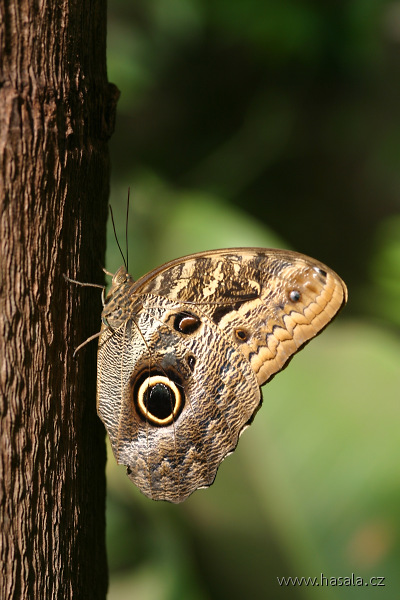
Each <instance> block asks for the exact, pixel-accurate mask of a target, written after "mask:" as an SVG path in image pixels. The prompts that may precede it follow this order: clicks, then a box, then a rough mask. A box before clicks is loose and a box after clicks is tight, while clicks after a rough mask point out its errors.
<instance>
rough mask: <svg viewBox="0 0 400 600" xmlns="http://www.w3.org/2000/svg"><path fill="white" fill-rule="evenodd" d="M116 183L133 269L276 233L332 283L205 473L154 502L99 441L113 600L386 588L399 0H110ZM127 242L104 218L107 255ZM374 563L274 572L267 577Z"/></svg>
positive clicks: (397, 242) (387, 591) (364, 593)
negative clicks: (295, 348) (331, 274)
mask: <svg viewBox="0 0 400 600" xmlns="http://www.w3.org/2000/svg"><path fill="white" fill-rule="evenodd" d="M108 68H109V79H110V81H112V82H114V83H115V84H116V85H117V86H118V87H119V89H120V90H121V98H120V101H119V104H118V115H117V124H116V132H115V134H114V136H113V138H112V140H111V152H112V169H113V177H112V189H111V204H112V206H113V209H114V214H115V217H116V222H117V231H118V233H119V237H120V240H121V241H122V244H123V239H124V230H125V209H126V198H127V189H128V186H130V188H131V212H130V221H129V259H130V262H129V270H130V272H131V274H132V275H133V276H134V277H135V278H137V277H139V276H140V275H142V274H143V273H145V272H147V271H148V270H150V269H151V268H153V267H156V266H157V265H159V264H161V263H163V262H165V261H167V260H169V259H172V258H176V257H178V256H181V255H183V254H187V253H189V252H193V251H197V250H206V249H210V248H218V247H226V246H241V245H249V246H267V247H268V246H277V247H286V248H292V249H295V250H298V251H300V252H303V253H305V254H309V255H311V256H314V257H315V258H318V259H319V260H321V261H323V262H325V263H327V264H328V265H329V266H331V267H332V268H334V269H335V270H336V271H337V272H338V273H339V274H340V275H341V276H342V277H343V278H344V280H345V281H346V282H347V284H348V287H349V304H348V306H347V307H346V309H345V310H344V311H343V313H342V314H341V316H340V317H339V318H338V319H337V320H336V321H335V323H334V324H333V325H332V326H331V327H329V328H328V330H327V331H326V332H324V334H323V335H322V336H321V337H319V338H317V339H316V340H315V341H313V342H312V343H311V344H310V345H309V346H307V348H306V349H305V350H304V351H303V352H302V353H300V354H299V356H297V357H296V358H295V359H294V360H293V362H292V363H291V365H290V367H289V369H288V370H286V371H285V372H284V373H282V374H280V375H278V376H277V377H276V378H275V379H274V380H273V381H272V382H271V383H270V384H268V385H267V386H266V387H265V388H264V405H263V408H262V410H261V411H260V412H259V413H258V415H257V417H256V419H255V421H254V423H253V425H252V427H251V428H250V429H249V430H248V431H246V432H245V434H244V435H243V437H242V438H241V440H240V443H239V446H238V448H237V450H236V452H235V453H234V455H233V456H231V457H229V458H228V459H227V460H226V461H225V462H224V463H223V464H222V466H221V468H220V470H219V473H218V476H217V479H216V482H215V484H214V485H213V486H212V487H211V488H210V489H208V490H201V491H198V492H196V493H195V494H194V495H193V496H191V497H190V498H189V499H188V500H187V501H186V502H185V503H184V504H182V505H178V506H172V505H168V504H166V503H162V502H161V503H160V502H159V503H157V502H152V501H150V500H148V499H146V498H145V497H144V496H142V495H141V494H140V493H139V491H138V490H137V489H136V488H135V487H134V486H133V485H132V484H131V483H130V482H129V480H128V478H127V477H126V475H125V469H124V468H123V467H117V466H116V464H115V461H114V459H113V457H112V456H111V454H110V460H109V463H108V474H107V476H108V513H107V523H108V552H109V563H110V593H109V598H110V600H117V599H118V600H125V599H131V598H140V599H141V600H176V599H180V598H182V599H183V598H184V599H185V600H206V599H213V600H214V599H220V598H221V599H222V598H223V599H225V598H229V599H232V600H236V599H242V598H244V597H246V598H252V599H258V598H260V599H261V598H262V599H265V598H274V599H275V598H277V599H281V598H291V599H297V598H299V599H300V598H303V599H304V598H305V599H307V598H314V597H318V598H327V599H330V598H331V599H333V598H353V597H355V596H357V598H361V597H362V598H363V599H364V598H381V597H387V598H397V597H398V592H399V589H400V569H399V565H400V544H399V539H400V536H399V533H400V532H399V529H400V511H399V507H400V486H399V456H400V435H399V413H400V408H399V397H400V392H399V389H400V371H399V356H400V340H399V327H400V310H399V306H400V302H399V300H400V205H399V194H400V168H399V167H400V108H399V107H400V93H399V91H400V78H399V73H400V2H398V1H397V2H394V1H391V2H388V1H383V0H352V1H344V2H337V0H336V1H330V0H324V1H323V2H305V1H303V0H297V1H296V0H291V1H290V0H264V1H259V2H257V1H256V0H246V1H241V2H240V1H238V0H229V1H228V0H136V1H135V2H133V1H130V2H129V1H127V0H114V1H113V2H110V4H109V24H108ZM121 262H122V260H121V257H120V256H119V254H118V250H117V248H116V243H115V240H114V236H113V233H112V231H111V230H110V232H109V240H108V259H107V268H108V269H109V270H111V271H115V270H116V268H117V267H118V266H119V265H120V264H121ZM320 573H323V574H324V576H325V577H327V578H328V579H329V578H330V577H339V576H341V577H345V576H351V573H355V575H357V576H360V577H364V578H369V577H372V576H381V577H385V578H386V579H385V584H386V587H379V588H377V587H372V586H369V587H363V588H359V587H349V586H340V587H319V588H311V587H305V586H303V587H280V586H279V585H278V583H277V577H282V576H292V577H295V576H298V577H301V576H306V577H307V576H319V574H320Z"/></svg>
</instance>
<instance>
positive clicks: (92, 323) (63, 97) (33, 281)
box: [0, 0, 117, 600]
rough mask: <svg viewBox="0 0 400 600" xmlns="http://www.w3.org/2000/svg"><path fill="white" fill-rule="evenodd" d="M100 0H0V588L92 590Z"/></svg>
mask: <svg viewBox="0 0 400 600" xmlns="http://www.w3.org/2000/svg"><path fill="white" fill-rule="evenodd" d="M105 47H106V0H91V1H89V0H79V2H75V1H73V0H18V1H17V2H9V1H8V0H0V251H1V254H0V425H1V432H0V560H1V576H0V598H1V599H2V600H6V599H11V598H13V599H17V598H18V599H19V598H21V599H22V598H23V599H28V598H32V599H33V598H35V599H36V598H38V599H39V598H40V599H46V600H47V599H53V598H62V599H63V600H64V599H69V598H85V599H88V598H96V599H97V598H104V597H105V595H106V587H107V568H106V555H105V541H104V538H105V535H104V530H105V520H104V505H105V478H104V465H105V445H104V434H103V428H102V426H101V424H100V422H99V420H98V419H97V417H96V412H95V358H96V356H95V355H96V344H95V343H93V344H91V345H90V346H87V347H86V348H85V349H84V350H82V352H81V353H80V354H78V357H77V359H76V360H74V359H73V358H72V352H73V349H74V347H76V346H77V345H78V344H79V343H80V342H82V341H83V340H84V339H85V338H86V337H88V336H89V335H91V334H93V333H94V332H95V331H97V330H98V329H99V326H100V296H99V293H98V290H94V289H91V288H90V289H81V288H76V287H74V286H71V285H69V284H67V283H66V282H65V280H64V279H63V276H62V274H63V273H67V274H69V275H70V276H71V277H75V278H76V279H79V280H81V281H91V282H96V281H97V283H99V282H102V280H103V278H102V273H101V266H102V265H103V264H104V250H105V224H106V218H107V197H108V185H109V184H108V179H109V158H108V150H107V140H108V138H109V136H110V135H111V132H112V129H113V123H114V113H115V105H116V100H117V91H116V88H114V87H113V86H111V85H109V84H108V83H107V73H106V58H105Z"/></svg>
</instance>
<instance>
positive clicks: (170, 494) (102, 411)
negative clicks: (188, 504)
mask: <svg viewBox="0 0 400 600" xmlns="http://www.w3.org/2000/svg"><path fill="white" fill-rule="evenodd" d="M346 299H347V290H346V286H345V284H344V282H343V281H342V280H341V279H340V278H339V277H338V276H337V275H336V274H335V273H334V272H333V271H332V270H330V269H328V267H326V266H325V265H323V264H321V263H320V262H318V261H316V260H313V259H312V258H308V257H307V256H304V255H302V254H297V253H296V252H289V251H285V250H271V249H264V248H231V249H225V250H214V251H210V252H201V253H198V254H191V255H190V256H185V257H183V258H179V259H177V260H173V261H171V262H168V263H166V264H165V265H163V266H161V267H158V268H157V269H154V270H153V271H151V272H150V273H148V274H147V275H144V276H143V277H142V278H141V279H139V280H138V281H136V282H135V281H134V280H133V279H132V277H131V276H130V275H129V274H128V272H127V271H126V269H125V268H124V267H121V268H120V269H119V270H118V271H117V272H116V273H115V275H114V276H113V278H112V285H111V288H110V291H109V293H108V295H107V297H106V299H105V302H104V309H103V313H102V327H101V332H100V337H99V347H98V375H97V411H98V414H99V416H100V418H101V419H102V421H103V422H104V424H105V426H106V428H107V431H108V435H109V437H110V441H111V446H112V449H113V452H114V455H115V457H116V459H117V462H118V463H120V464H124V465H126V466H127V467H128V471H127V472H128V476H129V478H130V479H131V480H132V481H133V482H134V483H135V484H136V485H137V486H138V487H139V489H140V490H141V491H142V492H143V493H144V494H145V495H146V496H148V497H149V498H152V499H153V500H168V501H169V502H174V503H178V502H182V501H183V500H185V499H186V498H187V497H188V496H189V495H190V494H191V493H192V492H194V491H195V490H197V489H198V488H204V487H208V486H209V485H211V484H212V483H213V481H214V479H215V476H216V473H217V469H218V467H219V465H220V464H221V462H222V461H223V459H224V458H225V457H226V456H227V455H228V454H229V453H231V452H233V450H234V449H235V448H236V445H237V443H238V439H239V436H240V434H241V433H242V432H243V430H244V429H245V427H246V426H247V425H249V424H250V423H251V421H252V419H253V417H254V415H255V413H256V412H257V410H258V409H259V407H260V405H261V401H262V396H261V390H260V386H262V385H264V384H265V383H266V382H267V381H269V380H270V379H271V378H272V377H273V376H274V375H275V374H276V373H277V372H278V371H280V370H281V369H283V368H284V367H285V366H286V365H287V364H288V362H289V360H290V359H291V357H292V356H293V355H294V354H295V353H296V352H297V351H298V350H300V349H301V348H302V347H303V346H304V345H305V344H306V343H307V342H308V341H309V340H310V339H311V338H313V337H315V336H316V335H317V334H318V333H320V332H321V331H322V330H323V329H324V327H326V325H328V324H329V322H330V321H331V320H332V319H333V318H334V316H335V315H336V314H337V312H338V311H339V310H340V308H341V307H342V306H343V304H344V303H345V302H346Z"/></svg>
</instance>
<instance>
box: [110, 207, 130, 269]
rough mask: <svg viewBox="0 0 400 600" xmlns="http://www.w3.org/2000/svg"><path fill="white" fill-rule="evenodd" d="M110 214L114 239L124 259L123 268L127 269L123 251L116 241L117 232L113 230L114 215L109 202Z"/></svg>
mask: <svg viewBox="0 0 400 600" xmlns="http://www.w3.org/2000/svg"><path fill="white" fill-rule="evenodd" d="M110 214H111V221H112V226H113V230H114V237H115V241H116V242H117V246H118V249H119V251H120V252H121V256H122V260H123V261H124V265H125V269H126V270H128V265H127V264H126V260H125V256H124V253H123V252H122V250H121V246H120V245H119V241H118V237H117V232H116V230H115V222H114V215H113V211H112V208H111V204H110Z"/></svg>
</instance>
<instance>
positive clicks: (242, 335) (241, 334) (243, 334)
mask: <svg viewBox="0 0 400 600" xmlns="http://www.w3.org/2000/svg"><path fill="white" fill-rule="evenodd" d="M235 337H236V339H237V341H238V342H247V340H248V339H249V337H250V335H249V333H248V332H247V331H246V330H245V329H235Z"/></svg>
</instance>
